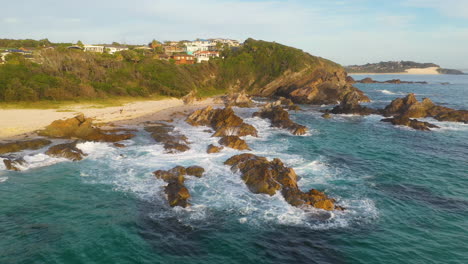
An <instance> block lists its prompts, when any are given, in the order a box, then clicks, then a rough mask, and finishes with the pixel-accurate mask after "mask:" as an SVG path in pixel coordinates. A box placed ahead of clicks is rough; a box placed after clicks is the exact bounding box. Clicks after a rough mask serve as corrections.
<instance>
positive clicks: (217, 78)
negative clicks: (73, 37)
mask: <svg viewBox="0 0 468 264" xmlns="http://www.w3.org/2000/svg"><path fill="white" fill-rule="evenodd" d="M222 56H223V57H225V58H224V59H221V58H216V59H212V60H210V61H209V62H207V63H201V64H194V65H175V64H174V63H173V62H171V61H164V60H159V59H157V55H156V54H154V53H152V52H150V51H137V50H127V51H122V52H119V53H116V54H114V55H110V54H96V53H86V52H82V51H80V50H57V49H55V50H54V49H48V50H41V51H40V52H37V53H36V54H35V58H34V60H26V59H24V58H22V57H21V56H20V55H18V56H16V57H14V58H10V59H9V60H8V61H7V63H6V64H4V65H0V101H4V102H5V101H36V100H67V99H76V98H105V97H109V96H149V95H153V94H159V95H167V96H175V97H181V96H183V95H185V94H187V93H189V92H190V91H192V90H198V91H199V92H205V91H217V92H222V91H229V90H237V89H246V90H248V91H252V90H255V89H257V88H261V87H263V86H264V85H266V84H267V83H269V82H271V81H272V80H274V79H275V78H277V77H278V76H280V75H281V74H283V73H284V72H287V71H289V72H296V71H300V70H301V69H303V68H304V67H308V66H314V65H316V66H321V67H340V66H339V65H337V64H335V63H332V62H330V61H328V60H325V59H322V58H318V57H314V56H311V55H309V54H307V53H304V52H303V51H301V50H299V49H295V48H291V47H287V46H284V45H280V44H277V43H271V42H265V41H257V40H253V39H248V40H246V42H245V43H244V45H243V46H242V47H240V48H237V49H232V50H231V49H226V50H224V51H223V54H222Z"/></svg>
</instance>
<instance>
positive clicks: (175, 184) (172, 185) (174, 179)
mask: <svg viewBox="0 0 468 264" xmlns="http://www.w3.org/2000/svg"><path fill="white" fill-rule="evenodd" d="M204 171H205V169H203V168H202V167H200V166H190V167H187V168H184V167H182V166H176V167H174V168H172V169H170V170H167V171H165V170H157V171H155V172H153V174H154V175H155V176H156V178H158V179H161V180H163V181H165V182H166V183H167V185H166V186H165V187H164V193H165V194H166V195H167V201H168V202H169V205H170V206H171V207H175V206H181V207H184V208H185V207H188V206H189V205H190V204H189V202H188V199H189V198H190V193H189V191H188V189H187V187H185V185H184V183H185V176H186V175H193V176H196V177H201V176H202V175H203V172H204Z"/></svg>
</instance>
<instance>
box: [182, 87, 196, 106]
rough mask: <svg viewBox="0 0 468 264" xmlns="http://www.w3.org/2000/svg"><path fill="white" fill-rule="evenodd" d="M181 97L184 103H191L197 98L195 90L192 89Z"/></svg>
mask: <svg viewBox="0 0 468 264" xmlns="http://www.w3.org/2000/svg"><path fill="white" fill-rule="evenodd" d="M181 99H182V101H183V102H184V104H193V103H195V102H196V101H197V100H198V97H197V92H196V91H194V90H193V91H191V92H190V93H188V94H187V95H185V96H184V97H182V98H181Z"/></svg>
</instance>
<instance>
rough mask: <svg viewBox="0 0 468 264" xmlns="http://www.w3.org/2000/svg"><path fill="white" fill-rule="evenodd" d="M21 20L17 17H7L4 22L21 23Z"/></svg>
mask: <svg viewBox="0 0 468 264" xmlns="http://www.w3.org/2000/svg"><path fill="white" fill-rule="evenodd" d="M19 22H20V20H19V19H18V18H16V17H6V18H4V19H3V23H5V24H16V23H19Z"/></svg>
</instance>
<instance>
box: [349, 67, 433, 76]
mask: <svg viewBox="0 0 468 264" xmlns="http://www.w3.org/2000/svg"><path fill="white" fill-rule="evenodd" d="M437 69H439V67H428V68H411V69H408V70H406V71H405V72H386V73H376V72H360V73H350V75H400V74H408V75H438V74H440V73H439V72H438V71H437Z"/></svg>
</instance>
